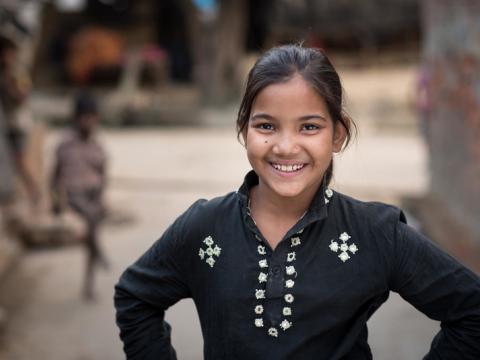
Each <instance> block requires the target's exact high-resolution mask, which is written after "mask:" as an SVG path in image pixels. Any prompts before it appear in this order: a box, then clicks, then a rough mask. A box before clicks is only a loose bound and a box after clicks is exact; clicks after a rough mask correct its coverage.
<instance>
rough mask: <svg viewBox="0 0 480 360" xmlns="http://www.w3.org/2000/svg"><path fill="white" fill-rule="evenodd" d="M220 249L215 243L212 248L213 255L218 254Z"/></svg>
mask: <svg viewBox="0 0 480 360" xmlns="http://www.w3.org/2000/svg"><path fill="white" fill-rule="evenodd" d="M221 251H222V249H221V248H220V247H219V246H217V245H215V247H214V248H213V255H215V256H220V253H221Z"/></svg>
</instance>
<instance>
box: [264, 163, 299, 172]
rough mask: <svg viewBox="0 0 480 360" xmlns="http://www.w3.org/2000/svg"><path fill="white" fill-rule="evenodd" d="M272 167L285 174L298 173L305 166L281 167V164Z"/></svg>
mask: <svg viewBox="0 0 480 360" xmlns="http://www.w3.org/2000/svg"><path fill="white" fill-rule="evenodd" d="M272 166H273V167H274V168H275V169H277V170H280V171H283V172H294V171H298V170H300V169H301V168H303V166H304V164H295V165H280V164H272Z"/></svg>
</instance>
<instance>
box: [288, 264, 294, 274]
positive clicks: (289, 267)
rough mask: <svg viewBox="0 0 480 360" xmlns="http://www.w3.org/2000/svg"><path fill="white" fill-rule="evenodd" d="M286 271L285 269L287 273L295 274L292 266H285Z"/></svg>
mask: <svg viewBox="0 0 480 360" xmlns="http://www.w3.org/2000/svg"><path fill="white" fill-rule="evenodd" d="M286 271H287V275H293V274H295V267H294V266H287V268H286Z"/></svg>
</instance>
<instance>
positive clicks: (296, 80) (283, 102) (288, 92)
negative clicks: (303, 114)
mask: <svg viewBox="0 0 480 360" xmlns="http://www.w3.org/2000/svg"><path fill="white" fill-rule="evenodd" d="M267 108H269V109H278V110H279V111H280V112H281V111H288V110H291V109H295V108H298V109H304V110H316V111H324V110H326V104H325V100H324V99H323V97H322V96H321V95H320V94H319V93H318V92H317V91H316V90H315V89H314V87H313V86H312V85H311V84H310V83H309V82H308V81H306V80H305V79H303V77H301V76H300V75H295V76H294V77H292V78H291V79H289V80H287V81H284V82H279V83H274V84H270V85H268V86H266V87H265V88H263V89H262V90H261V91H260V92H259V93H258V94H257V96H256V97H255V100H254V101H253V104H252V111H256V110H259V109H267Z"/></svg>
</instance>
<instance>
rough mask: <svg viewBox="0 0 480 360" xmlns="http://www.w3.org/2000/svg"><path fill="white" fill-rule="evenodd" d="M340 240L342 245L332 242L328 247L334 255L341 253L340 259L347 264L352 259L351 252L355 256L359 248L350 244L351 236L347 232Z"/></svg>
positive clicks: (341, 235)
mask: <svg viewBox="0 0 480 360" xmlns="http://www.w3.org/2000/svg"><path fill="white" fill-rule="evenodd" d="M338 239H339V240H340V241H341V242H342V243H341V244H339V243H338V242H337V241H333V240H331V241H330V245H329V246H328V247H329V248H330V250H332V251H333V252H334V253H338V252H339V251H340V254H339V255H338V257H339V259H340V260H342V261H343V262H345V261H347V260H348V259H350V255H349V252H350V253H351V254H352V255H355V254H356V252H357V251H358V247H357V245H355V243H351V244H350V245H349V244H348V240H350V239H351V236H350V235H348V234H347V233H346V232H343V233H341V234H340V236H339V237H338Z"/></svg>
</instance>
